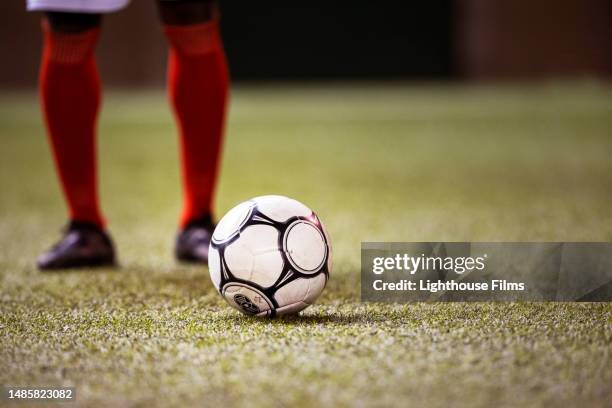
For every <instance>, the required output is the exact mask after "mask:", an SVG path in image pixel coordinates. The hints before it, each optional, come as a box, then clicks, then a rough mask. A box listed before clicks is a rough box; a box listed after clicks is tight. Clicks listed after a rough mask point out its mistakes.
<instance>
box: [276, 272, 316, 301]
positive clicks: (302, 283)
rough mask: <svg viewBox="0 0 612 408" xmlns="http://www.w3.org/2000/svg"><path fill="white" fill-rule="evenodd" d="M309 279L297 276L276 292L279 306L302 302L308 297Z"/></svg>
mask: <svg viewBox="0 0 612 408" xmlns="http://www.w3.org/2000/svg"><path fill="white" fill-rule="evenodd" d="M308 281H309V279H305V278H297V279H295V280H293V281H291V282H289V283H287V284H286V285H284V286H282V287H281V288H280V289H278V290H277V291H276V293H275V294H274V299H276V303H278V306H279V307H283V306H287V305H291V304H293V303H296V302H301V301H303V300H304V298H305V297H306V294H307V293H308V288H309V283H308Z"/></svg>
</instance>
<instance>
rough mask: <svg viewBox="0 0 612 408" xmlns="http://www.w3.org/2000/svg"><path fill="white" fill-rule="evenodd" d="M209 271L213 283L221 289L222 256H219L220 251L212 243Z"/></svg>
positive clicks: (209, 254) (209, 253)
mask: <svg viewBox="0 0 612 408" xmlns="http://www.w3.org/2000/svg"><path fill="white" fill-rule="evenodd" d="M208 272H209V273H210V279H211V280H212V283H213V285H215V288H216V289H217V290H219V285H221V258H220V257H219V251H217V250H216V249H215V248H213V247H212V245H211V246H210V247H209V248H208Z"/></svg>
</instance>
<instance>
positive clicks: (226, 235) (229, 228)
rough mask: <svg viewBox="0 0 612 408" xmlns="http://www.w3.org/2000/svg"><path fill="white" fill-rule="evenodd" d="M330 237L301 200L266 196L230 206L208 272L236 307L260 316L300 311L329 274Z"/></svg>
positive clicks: (215, 239)
mask: <svg viewBox="0 0 612 408" xmlns="http://www.w3.org/2000/svg"><path fill="white" fill-rule="evenodd" d="M331 262H332V256H331V244H330V241H329V236H328V234H327V232H326V230H325V227H324V226H323V224H322V223H321V220H319V218H318V217H317V215H316V214H315V213H314V212H313V211H312V210H311V209H310V208H308V207H306V206H305V205H304V204H302V203H300V202H299V201H296V200H293V199H291V198H287V197H283V196H275V195H269V196H262V197H256V198H253V199H252V200H249V201H245V202H243V203H241V204H238V205H237V206H236V207H234V208H232V209H231V210H230V211H229V212H228V213H227V214H226V215H225V216H224V217H223V218H222V219H221V221H219V224H218V225H217V227H216V228H215V231H214V233H213V236H212V241H211V243H210V250H209V254H208V269H209V271H210V277H211V279H212V281H213V284H214V285H215V288H217V290H218V291H219V293H220V294H221V295H222V296H223V297H224V298H225V300H226V301H227V302H228V303H229V304H230V305H231V306H232V307H234V308H236V309H238V310H240V311H241V312H243V313H246V314H249V315H256V316H275V315H284V314H291V313H297V312H299V311H300V310H303V309H305V308H306V307H308V306H309V305H311V304H313V302H314V301H315V300H316V299H317V297H318V296H319V295H320V294H321V292H322V291H323V289H324V288H325V284H326V283H327V280H328V279H329V273H330V271H331Z"/></svg>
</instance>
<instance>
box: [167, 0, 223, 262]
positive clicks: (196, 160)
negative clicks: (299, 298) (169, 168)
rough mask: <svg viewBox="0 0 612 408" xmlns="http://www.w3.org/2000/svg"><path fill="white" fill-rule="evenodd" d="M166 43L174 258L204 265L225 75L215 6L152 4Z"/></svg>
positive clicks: (202, 1) (178, 0)
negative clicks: (172, 121)
mask: <svg viewBox="0 0 612 408" xmlns="http://www.w3.org/2000/svg"><path fill="white" fill-rule="evenodd" d="M158 5H159V13H160V18H161V20H162V23H163V25H164V33H165V34H166V37H167V39H168V42H169V44H170V53H169V61H168V93H169V96H170V100H171V103H172V106H173V108H174V112H175V116H176V119H177V122H178V126H179V133H180V145H181V159H182V178H183V191H184V204H183V212H182V215H181V220H180V231H179V234H178V236H177V240H176V248H175V255H176V257H177V258H178V259H179V260H183V261H193V262H206V260H207V258H208V246H209V243H210V239H211V235H212V230H213V228H214V226H213V221H212V215H211V213H212V202H213V193H214V189H215V184H216V181H217V173H218V167H219V158H220V153H221V144H222V136H223V128H224V122H225V112H226V102H227V94H228V83H229V75H228V70H227V65H226V62H225V55H224V52H223V45H222V43H221V38H220V34H219V21H218V11H217V7H216V4H215V3H214V2H212V1H207V0H158Z"/></svg>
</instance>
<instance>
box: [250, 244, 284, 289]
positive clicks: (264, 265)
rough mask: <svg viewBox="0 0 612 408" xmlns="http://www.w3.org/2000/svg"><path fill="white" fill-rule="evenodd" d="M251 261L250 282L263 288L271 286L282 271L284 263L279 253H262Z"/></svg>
mask: <svg viewBox="0 0 612 408" xmlns="http://www.w3.org/2000/svg"><path fill="white" fill-rule="evenodd" d="M253 260H254V262H253V270H252V272H251V278H250V281H251V282H254V283H256V284H258V285H259V286H262V287H264V288H267V287H270V286H272V285H273V284H274V282H276V281H277V280H278V278H279V277H280V274H281V272H282V271H283V266H284V261H283V257H282V255H281V253H280V251H268V252H263V253H260V254H257V255H255V256H254V258H253Z"/></svg>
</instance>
